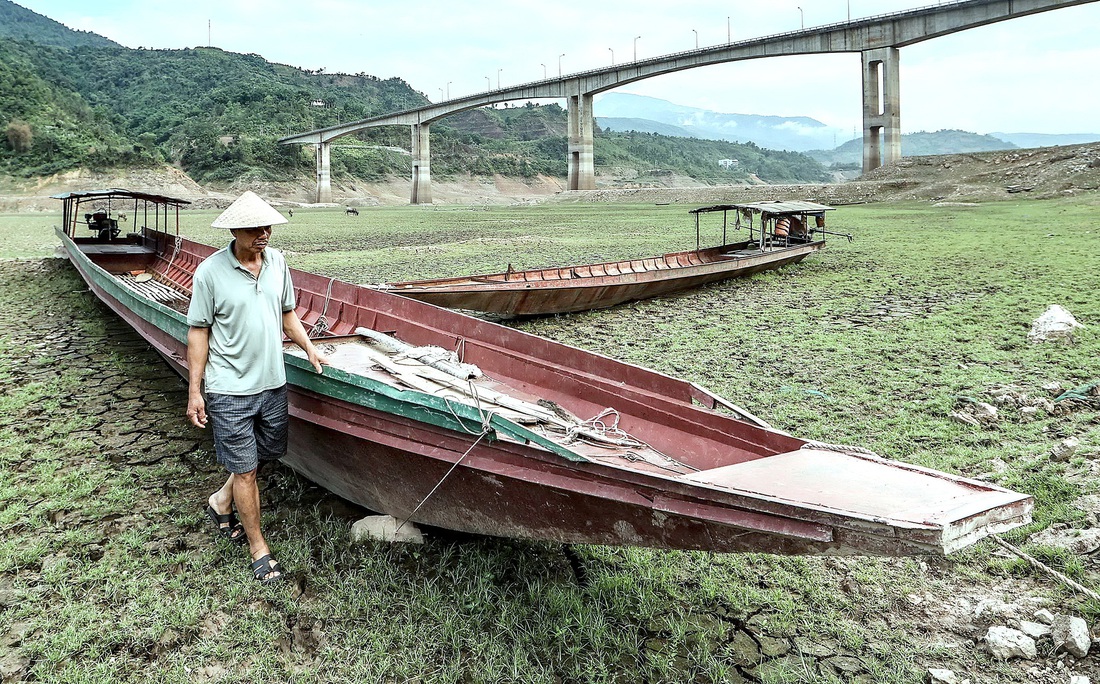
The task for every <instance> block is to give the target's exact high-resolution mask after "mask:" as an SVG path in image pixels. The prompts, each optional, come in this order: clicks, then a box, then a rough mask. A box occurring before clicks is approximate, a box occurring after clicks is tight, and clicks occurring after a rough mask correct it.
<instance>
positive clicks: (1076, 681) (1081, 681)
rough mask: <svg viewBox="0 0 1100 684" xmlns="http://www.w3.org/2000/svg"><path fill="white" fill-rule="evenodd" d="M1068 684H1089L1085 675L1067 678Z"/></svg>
mask: <svg viewBox="0 0 1100 684" xmlns="http://www.w3.org/2000/svg"><path fill="white" fill-rule="evenodd" d="M1069 684H1091V683H1090V681H1089V678H1088V676H1086V675H1071V676H1070V678H1069Z"/></svg>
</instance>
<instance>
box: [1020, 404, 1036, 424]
mask: <svg viewBox="0 0 1100 684" xmlns="http://www.w3.org/2000/svg"><path fill="white" fill-rule="evenodd" d="M1038 415H1039V409H1038V408H1037V407H1035V406H1024V407H1022V408H1021V409H1020V419H1021V420H1025V421H1028V420H1034V419H1035V418H1036V417H1037V416H1038Z"/></svg>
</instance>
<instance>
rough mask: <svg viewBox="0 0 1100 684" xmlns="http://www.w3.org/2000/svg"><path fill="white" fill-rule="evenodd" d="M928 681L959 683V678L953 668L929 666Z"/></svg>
mask: <svg viewBox="0 0 1100 684" xmlns="http://www.w3.org/2000/svg"><path fill="white" fill-rule="evenodd" d="M928 681H929V682H930V683H931V684H958V682H959V678H958V677H956V676H955V673H954V672H952V671H951V670H943V669H940V668H938V667H930V668H928Z"/></svg>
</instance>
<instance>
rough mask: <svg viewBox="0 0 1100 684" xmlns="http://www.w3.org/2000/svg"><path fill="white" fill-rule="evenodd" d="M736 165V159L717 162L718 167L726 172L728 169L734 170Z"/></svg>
mask: <svg viewBox="0 0 1100 684" xmlns="http://www.w3.org/2000/svg"><path fill="white" fill-rule="evenodd" d="M737 164H738V161H737V160H736V159H719V160H718V166H721V167H722V168H723V169H725V170H726V171H729V170H730V169H732V168H735V167H736V166H737Z"/></svg>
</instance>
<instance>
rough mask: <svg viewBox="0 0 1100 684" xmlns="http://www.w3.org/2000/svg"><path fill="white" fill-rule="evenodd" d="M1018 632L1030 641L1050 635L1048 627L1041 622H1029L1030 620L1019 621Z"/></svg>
mask: <svg viewBox="0 0 1100 684" xmlns="http://www.w3.org/2000/svg"><path fill="white" fill-rule="evenodd" d="M1020 631H1021V632H1023V633H1024V634H1026V635H1028V636H1029V637H1031V638H1032V639H1038V638H1039V637H1044V636H1046V635H1048V634H1050V631H1051V630H1050V625H1044V624H1043V623H1041V622H1031V621H1030V620H1020Z"/></svg>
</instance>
